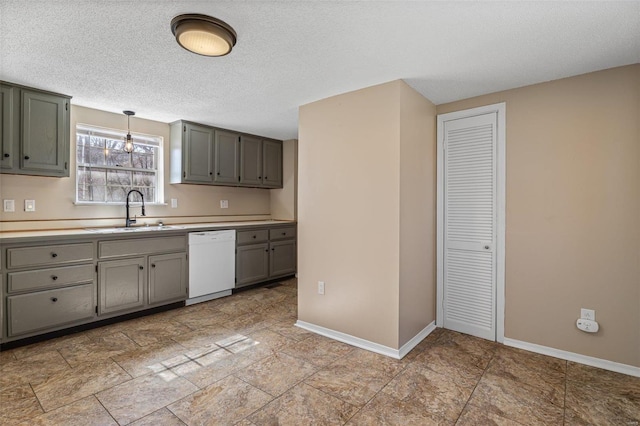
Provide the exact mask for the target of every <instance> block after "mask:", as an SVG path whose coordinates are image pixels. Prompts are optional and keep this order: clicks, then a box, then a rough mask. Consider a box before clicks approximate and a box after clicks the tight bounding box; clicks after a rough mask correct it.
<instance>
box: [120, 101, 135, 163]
mask: <svg viewBox="0 0 640 426" xmlns="http://www.w3.org/2000/svg"><path fill="white" fill-rule="evenodd" d="M122 113H123V114H124V115H126V116H127V136H126V137H125V138H124V151H125V152H128V153H131V152H132V151H133V139H131V126H130V122H129V120H130V119H131V116H132V115H136V113H135V112H133V111H122Z"/></svg>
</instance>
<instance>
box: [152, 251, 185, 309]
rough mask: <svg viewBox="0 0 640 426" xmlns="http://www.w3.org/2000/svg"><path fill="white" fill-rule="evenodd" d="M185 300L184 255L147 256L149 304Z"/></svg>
mask: <svg viewBox="0 0 640 426" xmlns="http://www.w3.org/2000/svg"><path fill="white" fill-rule="evenodd" d="M186 298H187V255H186V253H171V254H161V255H156V256H149V304H151V305H152V304H155V303H159V302H167V301H171V300H184V299H186Z"/></svg>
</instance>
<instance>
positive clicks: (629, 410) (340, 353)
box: [0, 280, 640, 426]
mask: <svg viewBox="0 0 640 426" xmlns="http://www.w3.org/2000/svg"><path fill="white" fill-rule="evenodd" d="M296 306H297V291H296V281H295V280H289V281H285V282H282V283H281V284H280V285H277V286H274V287H273V288H260V289H255V290H250V291H246V292H242V293H239V294H236V295H233V296H230V297H226V298H223V299H218V300H215V301H211V302H207V303H202V304H198V305H194V306H190V307H185V308H181V309H177V310H173V311H169V312H163V313H160V314H156V315H153V316H148V317H144V318H139V319H135V320H131V321H127V322H122V323H118V324H114V325H110V326H106V327H102V328H98V329H93V330H90V331H86V332H82V333H77V334H73V335H70V336H66V337H62V338H58V339H55V340H49V341H47V342H41V343H37V344H34V345H30V346H24V347H20V348H16V349H13V350H8V351H3V352H1V353H0V424H2V425H9V424H25V425H117V424H120V425H125V424H132V425H156V426H157V425H184V424H187V425H226V424H239V425H276V424H282V425H295V426H299V425H311V424H314V425H342V424H348V425H383V424H389V425H391V424H393V425H430V424H438V425H447V424H450V425H453V424H458V425H490V424H496V425H518V424H521V425H537V424H541V425H542V424H545V425H546V424H549V425H562V424H566V425H587V424H594V425H638V421H639V420H640V378H635V377H630V376H625V375H621V374H617V373H612V372H608V371H604V370H599V369H596V368H591V367H586V366H583V365H580V364H575V363H572V362H566V361H562V360H559V359H555V358H550V357H546V356H542V355H537V354H533V353H529V352H525V351H520V350H516V349H511V348H507V347H504V346H502V345H498V344H495V343H492V342H488V341H485V340H481V339H477V338H474V337H470V336H467V335H463V334H459V333H455V332H451V331H446V330H442V329H437V330H436V331H434V332H433V333H432V334H431V335H430V336H428V337H427V338H426V339H425V340H424V341H423V342H421V343H420V344H419V345H418V346H417V347H416V348H415V349H414V350H413V351H412V352H411V353H410V354H409V355H407V356H406V357H405V358H404V359H403V360H400V361H398V360H394V359H391V358H387V357H384V356H381V355H377V354H374V353H371V352H367V351H364V350H361V349H358V348H353V347H351V346H348V345H345V344H343V343H339V342H335V341H332V340H330V339H327V338H324V337H321V336H318V335H315V334H312V333H308V332H306V331H305V330H302V329H300V328H297V327H294V326H293V323H294V322H295V320H296Z"/></svg>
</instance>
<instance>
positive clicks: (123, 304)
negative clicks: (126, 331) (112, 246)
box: [98, 257, 146, 314]
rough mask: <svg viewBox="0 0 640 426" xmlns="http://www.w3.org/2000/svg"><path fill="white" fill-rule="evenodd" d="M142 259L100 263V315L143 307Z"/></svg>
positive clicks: (143, 272)
mask: <svg viewBox="0 0 640 426" xmlns="http://www.w3.org/2000/svg"><path fill="white" fill-rule="evenodd" d="M144 260H145V258H144V257H136V258H132V259H125V260H111V261H108V262H100V263H99V264H98V265H99V269H98V286H99V288H100V290H99V294H100V305H99V306H100V314H108V313H111V312H117V311H123V310H127V309H133V308H139V307H141V306H144V303H145V301H144V287H145V281H146V280H145V270H144V269H145V268H144V264H145V262H144Z"/></svg>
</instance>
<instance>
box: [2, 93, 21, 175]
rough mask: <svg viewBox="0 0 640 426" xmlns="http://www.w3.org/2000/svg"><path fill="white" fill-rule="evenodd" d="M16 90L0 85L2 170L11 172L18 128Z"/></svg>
mask: <svg viewBox="0 0 640 426" xmlns="http://www.w3.org/2000/svg"><path fill="white" fill-rule="evenodd" d="M15 92H16V89H14V88H13V87H11V86H7V85H6V84H0V108H2V110H0V138H2V144H1V145H2V156H1V157H0V168H2V169H5V170H10V169H12V168H13V158H14V156H15V155H16V153H14V152H13V149H14V143H15V141H16V139H15V137H16V133H15V132H16V130H17V126H16V125H15V121H16V118H17V115H16V114H15V111H14V110H15V108H14V100H13V98H14V96H15V95H14V93H15Z"/></svg>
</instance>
